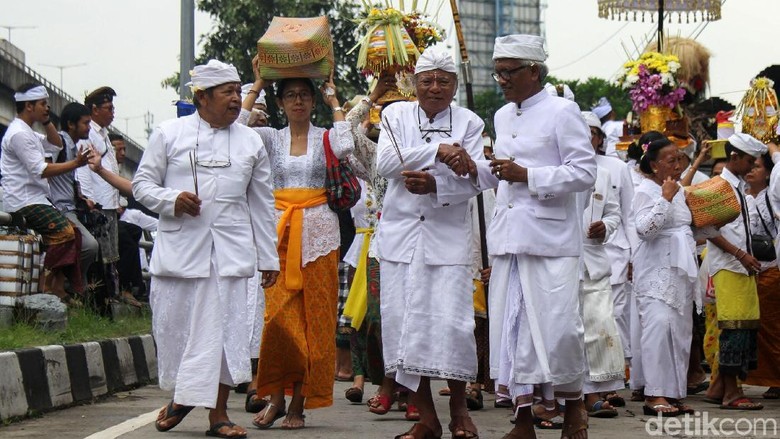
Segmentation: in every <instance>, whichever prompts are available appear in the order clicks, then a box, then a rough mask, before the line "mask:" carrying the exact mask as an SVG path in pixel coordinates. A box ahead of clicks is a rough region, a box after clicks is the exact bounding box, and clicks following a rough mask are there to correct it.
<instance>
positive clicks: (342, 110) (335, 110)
mask: <svg viewBox="0 0 780 439" xmlns="http://www.w3.org/2000/svg"><path fill="white" fill-rule="evenodd" d="M337 111H341V112H342V113H343V112H344V109H343V108H341V105H339V106H338V107H333V112H334V113H335V112H337Z"/></svg>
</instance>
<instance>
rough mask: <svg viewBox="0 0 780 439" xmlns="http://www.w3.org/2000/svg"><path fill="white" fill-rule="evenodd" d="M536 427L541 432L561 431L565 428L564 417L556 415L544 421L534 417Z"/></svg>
mask: <svg viewBox="0 0 780 439" xmlns="http://www.w3.org/2000/svg"><path fill="white" fill-rule="evenodd" d="M534 425H535V426H536V428H538V429H539V430H560V429H562V428H563V416H561V415H555V416H553V417H552V418H550V419H542V418H538V417H536V416H534Z"/></svg>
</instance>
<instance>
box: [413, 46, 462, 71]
mask: <svg viewBox="0 0 780 439" xmlns="http://www.w3.org/2000/svg"><path fill="white" fill-rule="evenodd" d="M431 70H444V71H445V72H449V73H455V74H458V69H456V68H455V60H453V59H452V56H451V55H450V54H449V53H447V52H440V51H435V50H433V49H427V50H426V51H424V52H423V53H422V55H420V58H419V59H418V60H417V64H416V65H415V66H414V74H415V75H416V74H418V73H422V72H429V71H431Z"/></svg>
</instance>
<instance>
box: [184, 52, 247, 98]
mask: <svg viewBox="0 0 780 439" xmlns="http://www.w3.org/2000/svg"><path fill="white" fill-rule="evenodd" d="M190 76H191V77H192V81H190V82H188V83H187V84H185V85H187V86H189V87H190V89H191V90H192V92H193V93H195V92H196V91H198V90H206V89H209V88H211V87H216V86H218V85H222V84H226V83H228V82H241V78H239V77H238V70H236V68H235V67H233V65H232V64H225V63H223V62H222V61H217V60H215V59H212V60H209V62H208V63H207V64H206V65H201V66H195V68H194V69H192V70H191V71H190Z"/></svg>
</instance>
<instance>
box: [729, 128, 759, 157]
mask: <svg viewBox="0 0 780 439" xmlns="http://www.w3.org/2000/svg"><path fill="white" fill-rule="evenodd" d="M729 143H730V144H731V145H732V146H734V148H737V149H738V150H740V151H742V152H744V153H746V154H749V155H752V156H753V157H756V158H758V157H761V156H762V155H764V154H766V152H767V147H766V145H764V144H763V143H761V141H760V140H758V139H756V138H755V137H753V136H751V135H750V134H747V133H734V134H732V135H731V136H730V137H729Z"/></svg>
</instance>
